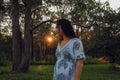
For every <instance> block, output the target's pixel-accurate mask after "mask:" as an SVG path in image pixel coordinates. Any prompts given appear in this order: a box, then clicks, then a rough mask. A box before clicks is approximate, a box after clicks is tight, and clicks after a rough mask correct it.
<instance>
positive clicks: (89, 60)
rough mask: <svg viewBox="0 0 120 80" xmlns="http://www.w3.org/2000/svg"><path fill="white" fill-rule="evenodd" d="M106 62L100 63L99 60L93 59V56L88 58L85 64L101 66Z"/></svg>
mask: <svg viewBox="0 0 120 80" xmlns="http://www.w3.org/2000/svg"><path fill="white" fill-rule="evenodd" d="M100 63H104V62H100V61H99V60H98V58H93V57H92V56H87V58H86V60H85V64H100Z"/></svg>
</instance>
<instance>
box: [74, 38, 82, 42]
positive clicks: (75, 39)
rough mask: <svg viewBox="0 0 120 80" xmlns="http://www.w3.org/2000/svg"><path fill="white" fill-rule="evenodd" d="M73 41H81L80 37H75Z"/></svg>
mask: <svg viewBox="0 0 120 80" xmlns="http://www.w3.org/2000/svg"><path fill="white" fill-rule="evenodd" d="M73 42H81V40H80V39H79V38H73Z"/></svg>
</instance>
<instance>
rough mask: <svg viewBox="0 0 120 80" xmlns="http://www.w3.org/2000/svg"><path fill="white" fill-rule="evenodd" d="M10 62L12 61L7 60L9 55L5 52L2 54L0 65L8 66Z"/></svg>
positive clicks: (0, 55)
mask: <svg viewBox="0 0 120 80" xmlns="http://www.w3.org/2000/svg"><path fill="white" fill-rule="evenodd" d="M9 64H10V61H8V60H7V57H6V56H5V55H4V54H0V66H7V65H9Z"/></svg>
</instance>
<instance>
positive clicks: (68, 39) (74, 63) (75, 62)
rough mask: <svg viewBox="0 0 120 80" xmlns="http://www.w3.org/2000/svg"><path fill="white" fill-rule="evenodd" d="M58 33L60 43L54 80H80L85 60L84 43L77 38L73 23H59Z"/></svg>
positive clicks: (63, 20)
mask: <svg viewBox="0 0 120 80" xmlns="http://www.w3.org/2000/svg"><path fill="white" fill-rule="evenodd" d="M56 32H57V34H58V36H59V42H58V46H57V49H56V57H57V62H56V64H55V67H54V76H53V80H80V75H81V72H82V67H83V60H84V58H85V55H84V52H83V45H82V42H81V41H80V40H79V39H78V38H77V37H76V36H75V33H74V30H73V27H72V25H71V23H70V22H69V21H68V20H66V19H60V20H58V21H57V26H56Z"/></svg>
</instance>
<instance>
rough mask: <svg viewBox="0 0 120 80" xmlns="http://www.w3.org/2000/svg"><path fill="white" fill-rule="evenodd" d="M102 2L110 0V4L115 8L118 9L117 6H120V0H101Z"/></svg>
mask: <svg viewBox="0 0 120 80" xmlns="http://www.w3.org/2000/svg"><path fill="white" fill-rule="evenodd" d="M97 1H99V0H97ZM100 1H101V2H103V3H104V2H105V1H109V3H110V6H111V7H112V8H113V9H114V10H116V9H117V8H119V7H120V0H100Z"/></svg>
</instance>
